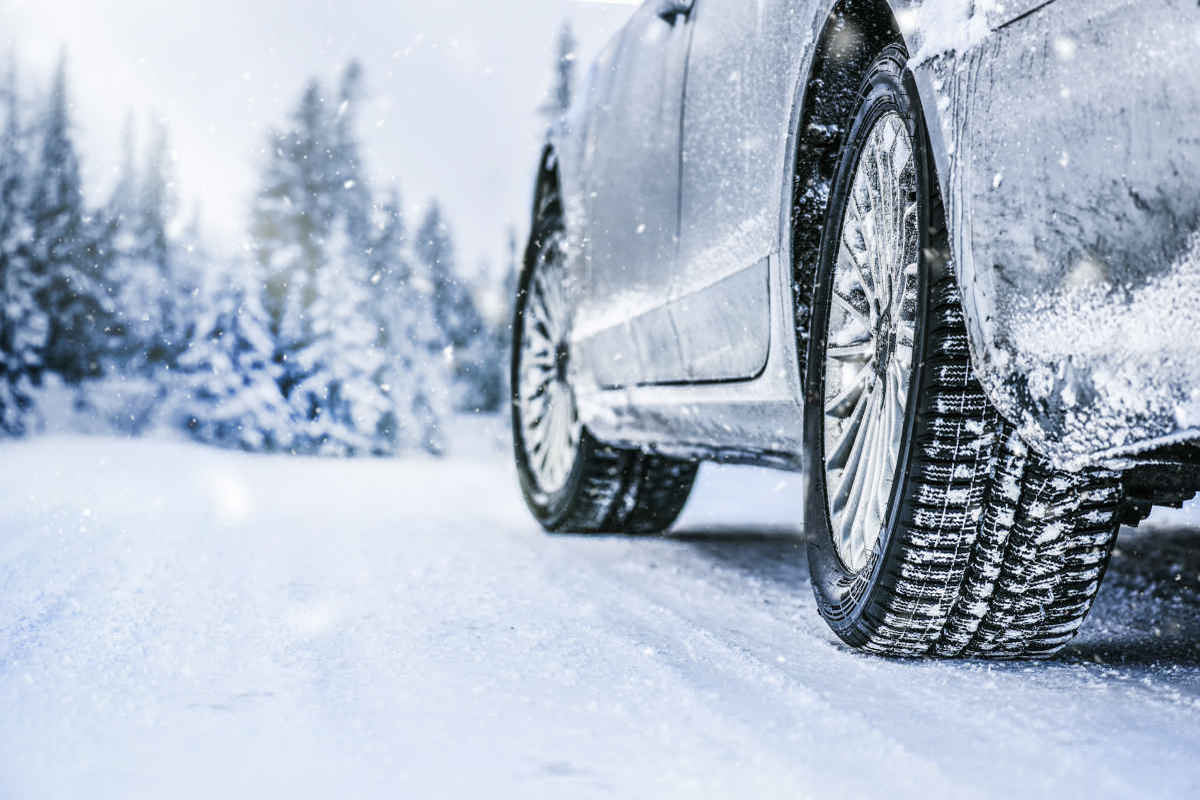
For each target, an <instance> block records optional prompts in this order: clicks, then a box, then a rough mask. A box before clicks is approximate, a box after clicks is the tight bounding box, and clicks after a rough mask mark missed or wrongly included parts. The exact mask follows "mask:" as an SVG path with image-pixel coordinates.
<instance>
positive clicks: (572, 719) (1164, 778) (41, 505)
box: [0, 428, 1200, 798]
mask: <svg viewBox="0 0 1200 800" xmlns="http://www.w3.org/2000/svg"><path fill="white" fill-rule="evenodd" d="M470 438H471V439H472V440H473V442H474V444H473V446H472V447H471V451H470V452H468V453H466V454H460V455H458V456H456V457H455V458H453V459H449V460H445V461H433V460H427V459H413V460H401V461H356V462H339V461H317V460H304V459H285V458H271V457H254V456H244V455H239V454H234V453H226V452H221V451H217V450H212V449H205V448H201V447H197V446H193V445H187V444H174V443H164V442H146V441H141V442H130V441H122V440H115V439H104V438H79V437H75V438H71V437H53V438H45V439H40V440H36V441H32V442H27V443H19V444H6V445H4V446H3V448H2V452H3V458H2V459H0V486H3V487H4V490H5V496H6V502H5V504H4V508H3V510H2V511H0V715H2V716H0V797H5V798H7V797H39V798H54V797H88V798H103V797H155V798H161V797H170V798H187V797H196V798H211V797H281V796H287V797H314V798H316V797H320V798H329V797H347V796H372V797H434V796H454V797H467V796H472V797H474V796H487V797H510V796H512V797H516V796H520V797H572V798H574V797H588V796H606V797H653V798H660V797H674V796H685V797H707V796H720V797H747V798H749V797H755V798H757V797H803V796H815V795H829V796H835V797H842V796H865V795H880V794H886V795H888V796H894V797H910V796H928V795H929V794H930V793H932V794H934V795H937V796H956V797H971V796H983V797H1010V796H1048V795H1055V796H1080V797H1082V796H1089V797H1092V796H1100V797H1129V796H1132V795H1146V796H1163V795H1171V796H1179V797H1183V796H1193V797H1194V796H1197V793H1200V766H1197V765H1198V764H1200V759H1198V758H1197V757H1198V756H1200V514H1198V515H1194V516H1192V517H1189V516H1188V515H1187V514H1186V513H1185V514H1183V515H1176V516H1174V517H1166V516H1162V517H1158V518H1156V522H1155V527H1156V528H1157V530H1155V531H1153V532H1139V533H1136V534H1134V533H1132V532H1126V533H1125V534H1124V535H1123V537H1122V540H1121V542H1120V544H1119V548H1120V549H1119V553H1118V555H1117V557H1116V559H1115V561H1114V564H1113V567H1112V569H1111V570H1110V572H1109V577H1108V581H1107V583H1106V585H1105V587H1104V589H1103V591H1102V593H1101V595H1100V599H1099V602H1098V605H1097V608H1096V611H1095V612H1094V614H1093V616H1092V618H1091V619H1090V621H1089V622H1088V624H1087V626H1086V627H1085V630H1084V633H1083V635H1082V636H1081V637H1080V638H1079V639H1078V640H1077V642H1076V644H1074V645H1073V646H1072V647H1071V648H1070V649H1069V650H1068V651H1067V652H1066V654H1065V655H1064V656H1063V657H1061V658H1059V659H1058V660H1056V661H1052V662H1049V663H1032V664H985V663H933V662H888V661H883V660H880V659H877V658H869V657H864V656H860V655H857V654H855V653H853V652H850V651H848V650H847V649H845V648H844V647H842V646H840V645H839V644H838V643H837V642H836V641H835V640H834V639H833V638H832V636H831V634H830V633H829V632H828V631H827V629H826V628H825V627H824V625H823V624H822V623H821V621H820V619H819V618H818V616H817V613H816V610H815V609H814V607H813V599H812V595H811V587H810V586H809V583H808V577H807V566H806V564H805V556H804V546H803V536H802V533H801V532H800V531H799V530H798V529H797V528H796V527H795V526H794V524H793V520H795V518H796V516H797V514H798V508H797V506H798V502H799V498H798V493H799V480H798V479H797V478H796V477H795V476H789V475H780V474H775V473H768V472H757V471H750V470H733V469H726V470H708V471H707V472H705V473H703V477H702V479H701V483H700V485H699V486H698V489H697V492H698V494H697V496H696V497H695V498H694V500H693V503H692V505H691V507H689V509H688V511H687V512H686V515H685V519H684V520H683V521H682V524H681V525H680V527H679V532H678V533H676V534H675V535H673V536H671V537H669V538H661V539H630V538H584V537H571V536H559V537H548V536H545V535H543V534H541V533H540V532H539V531H538V530H537V529H536V528H535V526H534V525H533V524H532V522H531V521H530V519H529V517H528V516H527V515H526V513H525V511H524V508H523V507H522V505H521V503H520V500H519V497H518V495H517V493H516V491H515V489H514V479H513V477H512V475H511V473H510V470H509V468H508V465H507V461H506V455H505V453H504V452H503V450H501V449H499V448H496V447H493V446H492V442H491V437H490V435H489V434H488V433H487V432H485V431H484V430H483V429H481V428H480V429H477V430H476V431H475V435H473V436H471V437H470ZM1189 520H1192V521H1191V522H1189Z"/></svg>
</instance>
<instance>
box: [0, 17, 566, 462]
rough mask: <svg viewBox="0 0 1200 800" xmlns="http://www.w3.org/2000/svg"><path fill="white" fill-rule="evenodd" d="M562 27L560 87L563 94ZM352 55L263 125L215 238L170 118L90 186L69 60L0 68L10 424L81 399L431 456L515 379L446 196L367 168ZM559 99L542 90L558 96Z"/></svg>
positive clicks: (220, 427) (88, 411)
mask: <svg viewBox="0 0 1200 800" xmlns="http://www.w3.org/2000/svg"><path fill="white" fill-rule="evenodd" d="M570 46H571V39H570V34H569V31H564V37H563V40H562V42H560V48H567V49H565V50H562V51H561V52H560V54H559V56H558V61H557V64H558V67H559V73H560V74H559V77H558V80H557V83H556V86H555V88H554V90H553V92H552V94H551V99H550V101H548V106H552V107H554V108H559V109H561V108H564V107H565V105H566V103H567V102H569V81H570V68H571V65H570V62H571V60H572V59H571V58H570V57H569V47H570ZM363 91H364V74H363V70H362V68H361V67H360V66H359V64H358V63H356V62H351V63H349V64H347V65H346V66H345V68H344V69H343V70H342V72H341V74H340V75H339V76H337V79H336V80H335V81H332V82H330V83H329V85H326V84H325V83H323V82H322V81H320V80H317V79H312V80H310V81H309V82H308V83H307V84H306V85H304V86H303V87H302V89H301V91H300V92H299V95H298V97H297V99H296V100H295V102H294V106H293V110H292V111H291V113H290V116H289V117H288V118H287V119H286V120H284V121H283V122H282V123H281V124H280V125H279V126H278V127H277V128H276V129H274V130H271V131H269V132H264V137H265V140H266V143H267V144H266V147H264V148H263V151H262V152H263V153H264V163H261V164H259V165H258V167H257V168H258V170H259V172H258V174H259V175H260V178H259V185H258V189H257V192H256V195H255V197H254V200H253V203H252V206H251V207H250V208H249V209H247V224H246V228H247V244H246V245H245V246H244V247H243V248H242V249H241V251H240V252H237V253H235V254H233V255H228V254H220V255H218V248H214V247H213V246H211V244H210V243H209V242H207V241H206V240H205V235H204V233H203V226H202V224H201V222H200V221H199V220H198V219H197V218H196V217H195V216H189V215H186V214H185V213H184V212H183V210H182V206H183V204H182V203H181V202H180V199H179V194H180V191H179V187H178V186H177V185H176V183H175V180H174V177H173V173H172V159H171V150H170V143H169V135H168V131H167V130H166V128H165V126H163V125H162V124H160V123H151V125H150V128H151V132H150V135H149V137H147V138H148V139H149V141H148V142H147V144H146V146H145V147H144V148H138V147H137V145H136V143H135V138H136V137H135V133H134V127H135V126H134V124H133V121H132V116H131V119H130V122H129V123H127V125H126V131H125V135H124V137H123V141H124V146H123V153H121V154H120V164H121V166H120V170H119V174H118V175H117V178H116V180H115V185H114V187H113V188H112V190H111V192H110V193H109V194H108V195H107V196H105V197H88V196H86V192H85V189H84V186H83V181H82V179H81V164H80V159H81V155H80V152H79V148H78V146H77V143H76V142H75V141H74V139H73V134H74V131H73V123H72V118H71V97H70V88H69V74H68V68H67V62H66V59H65V58H63V59H62V60H61V61H60V63H59V67H58V69H57V72H56V73H55V74H54V75H53V77H52V79H51V80H50V81H49V87H48V88H47V89H43V90H39V89H38V88H37V86H36V81H31V82H29V84H26V83H25V82H23V80H22V76H21V73H20V70H19V69H18V67H17V65H16V61H15V59H13V60H10V65H9V67H8V69H7V73H6V75H5V77H4V79H3V84H2V86H0V108H2V111H0V120H2V123H3V127H2V128H0V301H2V303H3V310H4V313H3V318H2V319H0V325H2V328H0V432H2V433H3V434H4V435H7V436H10V437H17V436H24V435H28V434H31V433H36V432H38V431H40V430H43V429H45V428H46V427H47V426H48V425H52V424H53V423H55V422H56V417H60V416H62V415H63V411H62V406H63V405H64V404H65V405H67V406H69V407H70V413H71V414H73V415H75V416H83V417H86V418H88V419H90V420H92V421H93V423H94V424H95V425H96V426H99V427H100V428H101V429H102V430H105V431H111V432H117V433H123V434H131V435H136V434H142V433H145V432H148V431H160V430H163V429H164V428H166V429H173V430H176V431H182V432H185V433H186V434H187V435H188V436H191V437H193V438H195V439H196V440H199V441H202V442H206V443H211V444H215V445H220V446H226V447H234V448H241V449H245V450H249V451H271V452H290V453H297V454H320V455H388V454H393V453H398V452H403V451H409V450H423V451H426V452H429V453H434V454H438V453H440V452H441V451H442V450H443V449H444V447H445V435H444V427H445V425H446V421H447V419H448V417H449V416H450V415H452V414H455V413H482V412H496V411H498V410H500V409H501V408H502V406H504V405H505V403H504V398H505V396H506V393H507V376H506V372H507V359H508V357H507V346H508V345H507V341H508V332H509V326H510V321H509V319H508V315H509V310H508V309H507V308H502V309H500V310H499V312H497V313H493V314H492V315H491V317H490V318H489V317H488V316H487V315H485V314H484V313H483V312H482V311H481V307H482V304H481V302H480V298H481V294H482V293H484V292H485V291H487V290H491V291H493V292H498V293H499V294H500V295H501V296H502V297H504V298H506V299H507V298H511V297H512V293H513V291H514V288H513V286H514V283H515V271H516V260H517V245H516V234H515V233H511V234H510V237H509V241H508V242H507V243H504V245H503V249H504V250H505V251H506V252H505V256H504V258H505V260H506V262H507V263H506V264H505V270H504V275H506V276H507V277H506V278H504V285H503V286H501V287H496V286H494V285H493V286H491V287H488V286H485V285H484V282H485V281H488V280H491V281H493V282H494V281H495V280H496V279H495V277H494V276H489V275H486V274H484V275H477V276H472V277H470V278H468V277H466V276H465V274H464V272H463V271H462V270H461V268H460V265H459V264H458V262H457V260H456V247H455V239H454V235H453V231H452V227H451V224H450V222H449V220H448V218H447V214H446V212H445V211H444V210H443V208H442V206H441V205H440V204H439V203H438V201H437V200H436V199H432V200H430V201H429V202H428V204H427V206H426V208H425V211H424V213H423V214H422V215H421V216H420V217H419V219H417V220H416V221H415V224H413V223H412V222H410V221H409V220H408V219H406V218H405V213H404V205H403V202H402V198H401V194H400V187H399V186H397V185H379V186H376V185H373V182H372V179H371V173H370V171H369V169H368V167H367V165H366V164H365V163H364V159H363V155H362V152H361V150H362V148H361V146H360V142H359V139H358V134H357V130H356V126H357V124H358V119H357V113H356V111H357V108H358V106H359V102H360V99H361V97H362V93H363ZM554 108H550V109H543V110H544V111H547V113H554Z"/></svg>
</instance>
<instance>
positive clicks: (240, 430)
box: [177, 264, 294, 451]
mask: <svg viewBox="0 0 1200 800" xmlns="http://www.w3.org/2000/svg"><path fill="white" fill-rule="evenodd" d="M257 270H258V268H257V265H254V264H252V265H237V266H235V267H234V268H233V269H232V270H221V271H219V272H217V273H216V274H214V275H212V276H211V277H210V279H209V285H208V286H207V287H206V288H205V289H204V290H202V291H201V292H200V295H201V297H202V301H201V302H200V303H199V304H198V305H199V307H200V309H201V311H200V313H199V314H198V316H197V318H196V320H195V336H194V338H193V340H192V343H191V346H190V347H189V348H188V350H187V351H186V352H184V353H183V354H181V355H180V356H179V365H178V370H179V376H178V377H179V379H180V381H181V383H182V391H181V392H180V395H181V397H180V401H179V403H178V411H177V414H178V415H179V417H180V418H181V420H182V423H183V425H184V427H185V429H186V430H187V431H188V432H189V433H191V435H192V436H193V437H195V438H196V439H197V440H199V441H203V442H207V443H210V444H217V445H222V446H225V447H241V448H243V449H246V450H253V451H261V450H272V449H279V448H287V447H290V446H291V444H292V429H293V427H294V420H293V419H292V416H291V411H290V409H289V407H288V405H287V401H286V400H285V399H284V397H283V395H282V394H281V393H280V391H279V382H278V379H279V373H280V367H279V365H278V364H276V363H275V341H274V339H273V338H272V337H271V333H270V320H269V318H268V317H267V314H266V311H265V310H264V309H263V306H262V282H261V281H260V280H258V278H257Z"/></svg>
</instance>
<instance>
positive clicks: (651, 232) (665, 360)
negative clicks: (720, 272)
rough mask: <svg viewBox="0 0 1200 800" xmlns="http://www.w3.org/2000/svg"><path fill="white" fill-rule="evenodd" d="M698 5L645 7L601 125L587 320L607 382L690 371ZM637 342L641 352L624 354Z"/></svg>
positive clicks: (594, 156)
mask: <svg viewBox="0 0 1200 800" xmlns="http://www.w3.org/2000/svg"><path fill="white" fill-rule="evenodd" d="M689 7H690V0H649V2H646V3H644V4H643V5H642V6H641V7H639V8H638V9H637V11H636V12H635V13H634V15H633V17H632V18H631V19H630V21H629V22H628V23H627V25H626V27H625V28H624V30H623V31H622V33H621V35H620V40H619V43H618V45H617V49H616V52H615V53H614V55H613V58H612V64H611V70H612V74H611V76H610V78H611V81H610V83H609V84H608V87H607V91H606V93H605V96H604V98H603V99H602V100H601V102H600V105H599V107H598V108H597V109H596V110H595V116H594V119H593V123H592V125H593V128H592V133H591V136H590V137H589V142H588V149H589V151H590V152H589V154H588V155H589V157H590V164H589V168H588V172H589V181H588V189H587V191H588V195H589V203H590V208H589V213H588V221H587V239H588V241H587V252H588V277H587V291H586V292H585V295H586V297H587V306H588V308H587V309H586V311H584V312H583V313H582V314H581V324H583V325H584V326H585V330H584V331H583V333H584V334H585V337H586V340H587V341H585V346H586V347H589V348H590V349H591V351H592V358H591V362H592V363H593V365H595V374H596V375H597V378H598V380H600V382H601V383H603V384H608V385H613V386H618V385H628V384H632V383H655V382H659V381H662V380H664V379H665V380H670V379H672V378H674V377H675V376H676V375H678V374H679V373H680V371H681V369H682V366H681V364H682V354H681V353H680V350H679V341H678V337H677V336H676V332H675V328H674V326H673V324H672V322H671V316H670V313H669V311H668V309H667V302H668V299H669V290H670V286H671V278H672V273H673V271H674V268H675V264H676V251H677V236H678V230H679V143H680V120H681V117H682V113H683V105H682V104H683V77H684V68H685V64H686V60H687V44H688V37H689V35H690V28H689V26H688V25H687V24H686V23H687V18H686V12H687V10H688V8H689ZM629 344H631V345H632V347H633V350H634V351H635V352H634V353H632V354H631V353H628V352H622V351H625V350H627V349H628V347H626V346H625V345H629ZM631 356H632V357H631Z"/></svg>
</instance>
